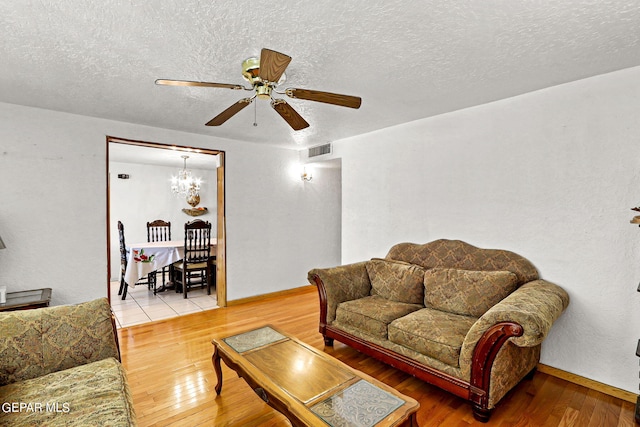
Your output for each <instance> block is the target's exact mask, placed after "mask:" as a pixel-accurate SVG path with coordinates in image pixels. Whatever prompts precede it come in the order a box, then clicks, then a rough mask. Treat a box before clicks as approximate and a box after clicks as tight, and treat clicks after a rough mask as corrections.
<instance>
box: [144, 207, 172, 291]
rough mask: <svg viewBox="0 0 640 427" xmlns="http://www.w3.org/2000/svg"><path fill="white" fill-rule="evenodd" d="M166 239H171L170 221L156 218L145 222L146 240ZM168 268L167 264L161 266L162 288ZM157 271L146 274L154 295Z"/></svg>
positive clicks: (158, 240) (161, 240) (160, 240)
mask: <svg viewBox="0 0 640 427" xmlns="http://www.w3.org/2000/svg"><path fill="white" fill-rule="evenodd" d="M167 240H171V221H164V220H161V219H156V220H154V221H151V222H147V242H166V241H167ZM168 270H169V267H168V266H166V267H162V289H164V288H165V286H166V284H167V282H166V274H167V271H168ZM157 273H158V272H157V271H153V272H151V273H149V275H148V283H149V284H150V285H153V294H154V295H156V293H157V291H158V290H157V288H156V284H157ZM152 276H153V277H152Z"/></svg>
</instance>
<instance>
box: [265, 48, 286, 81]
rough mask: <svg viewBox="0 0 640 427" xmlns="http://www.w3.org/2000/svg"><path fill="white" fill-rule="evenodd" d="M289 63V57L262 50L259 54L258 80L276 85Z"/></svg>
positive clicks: (273, 51)
mask: <svg viewBox="0 0 640 427" xmlns="http://www.w3.org/2000/svg"><path fill="white" fill-rule="evenodd" d="M289 62H291V57H290V56H288V55H285V54H284V53H280V52H276V51H275V50H270V49H262V52H261V53H260V78H261V79H262V80H263V81H270V82H273V83H277V82H278V80H280V77H282V73H284V70H285V69H286V68H287V66H288V65H289Z"/></svg>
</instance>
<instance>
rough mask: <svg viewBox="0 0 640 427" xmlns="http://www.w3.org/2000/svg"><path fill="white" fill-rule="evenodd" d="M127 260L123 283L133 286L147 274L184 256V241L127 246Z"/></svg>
mask: <svg viewBox="0 0 640 427" xmlns="http://www.w3.org/2000/svg"><path fill="white" fill-rule="evenodd" d="M127 250H128V251H129V253H128V255H127V256H128V259H127V270H126V272H125V273H124V281H125V282H127V284H128V285H130V286H134V285H135V284H136V282H137V281H138V280H140V279H142V278H143V277H147V274H149V273H151V272H152V271H155V270H161V269H162V267H165V266H167V265H170V264H173V263H174V262H176V261H179V260H181V259H182V258H183V256H184V240H167V241H165V242H145V243H134V244H132V245H127Z"/></svg>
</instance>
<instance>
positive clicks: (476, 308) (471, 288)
mask: <svg viewBox="0 0 640 427" xmlns="http://www.w3.org/2000/svg"><path fill="white" fill-rule="evenodd" d="M517 285H518V278H517V276H516V275H515V274H514V273H512V272H510V271H471V270H458V269H455V268H433V269H431V270H427V271H426V272H425V275H424V288H425V290H424V305H425V307H427V308H434V309H436V310H442V311H448V312H451V313H455V314H461V315H465V316H474V317H480V316H482V315H483V314H484V313H485V312H486V311H487V310H489V309H490V308H491V307H493V306H494V305H496V304H497V303H499V302H500V301H501V300H503V299H504V298H505V297H506V296H507V295H509V294H510V293H511V292H513V291H514V290H515V289H516V287H517Z"/></svg>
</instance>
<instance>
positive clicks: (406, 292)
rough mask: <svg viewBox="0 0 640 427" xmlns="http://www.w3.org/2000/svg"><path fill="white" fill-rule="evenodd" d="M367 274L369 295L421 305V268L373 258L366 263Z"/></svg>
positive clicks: (422, 271)
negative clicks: (369, 284)
mask: <svg viewBox="0 0 640 427" xmlns="http://www.w3.org/2000/svg"><path fill="white" fill-rule="evenodd" d="M367 273H369V280H371V295H380V296H381V297H383V298H386V299H389V300H392V301H397V302H404V303H407V304H422V301H423V300H424V285H423V281H424V269H423V268H422V267H419V266H417V265H413V264H409V263H406V262H402V261H392V260H385V259H380V258H374V259H372V260H371V261H369V262H368V263H367Z"/></svg>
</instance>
